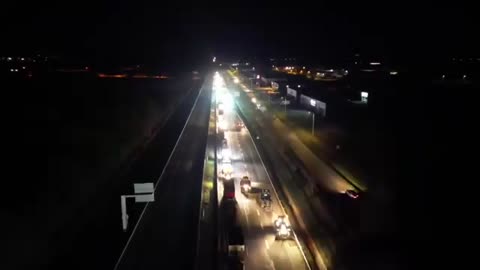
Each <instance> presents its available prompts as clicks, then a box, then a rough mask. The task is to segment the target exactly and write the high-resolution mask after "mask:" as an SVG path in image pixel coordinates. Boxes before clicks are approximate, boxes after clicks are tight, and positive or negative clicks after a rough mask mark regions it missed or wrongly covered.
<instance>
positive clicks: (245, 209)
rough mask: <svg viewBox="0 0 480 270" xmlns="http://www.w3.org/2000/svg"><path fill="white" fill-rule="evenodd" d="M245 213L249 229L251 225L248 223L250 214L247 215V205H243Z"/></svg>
mask: <svg viewBox="0 0 480 270" xmlns="http://www.w3.org/2000/svg"><path fill="white" fill-rule="evenodd" d="M243 211H244V212H245V220H246V221H247V228H249V227H250V224H249V222H248V213H247V207H246V206H245V204H244V205H243Z"/></svg>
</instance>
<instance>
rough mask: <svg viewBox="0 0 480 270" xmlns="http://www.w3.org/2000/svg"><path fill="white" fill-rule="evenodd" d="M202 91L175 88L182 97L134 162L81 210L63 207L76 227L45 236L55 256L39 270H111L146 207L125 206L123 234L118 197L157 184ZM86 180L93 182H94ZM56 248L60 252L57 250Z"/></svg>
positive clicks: (109, 179)
mask: <svg viewBox="0 0 480 270" xmlns="http://www.w3.org/2000/svg"><path fill="white" fill-rule="evenodd" d="M200 86H201V84H200V83H196V84H194V85H192V86H190V87H189V84H183V83H181V84H179V85H178V88H176V89H178V90H176V91H175V92H176V93H177V95H182V97H181V100H182V102H179V104H178V105H177V106H176V107H175V108H174V110H173V111H172V113H171V115H169V116H168V118H167V119H166V120H165V122H164V123H163V124H162V125H159V130H158V132H156V133H155V134H153V137H152V139H151V141H149V143H148V145H147V146H146V147H145V149H144V150H143V151H142V152H141V153H139V154H138V157H137V158H136V159H135V160H134V161H132V162H131V163H129V164H127V165H128V166H125V167H124V168H123V167H122V170H120V171H118V172H115V174H114V175H112V176H111V177H110V176H106V177H105V178H106V179H105V180H104V182H95V185H97V188H96V194H94V195H92V196H90V197H89V198H88V204H87V205H86V206H85V207H82V208H78V207H73V208H67V211H70V212H71V213H70V214H71V216H73V217H74V218H72V219H69V222H70V223H72V224H75V226H73V225H71V226H70V225H69V226H65V228H60V229H58V230H56V231H51V232H50V231H48V232H49V234H51V236H49V239H48V241H46V242H45V243H47V244H48V245H49V246H48V247H49V248H50V249H51V250H53V251H52V254H55V256H54V257H52V258H51V259H49V260H48V261H47V263H46V264H44V265H42V266H41V267H40V269H63V268H69V269H85V268H88V267H90V266H91V265H95V267H96V268H102V269H113V267H114V266H115V263H116V262H117V260H118V257H119V255H120V253H121V251H122V249H123V247H124V246H125V243H126V241H127V240H128V237H129V235H130V233H131V231H132V230H131V229H133V226H134V225H135V223H136V222H137V220H138V217H139V215H140V213H141V212H142V210H143V208H144V207H145V203H138V204H134V203H132V202H131V201H130V202H129V205H128V206H129V207H128V212H129V215H130V219H129V223H130V228H129V230H128V231H127V232H123V231H122V228H121V219H120V199H119V198H120V195H121V194H130V193H131V190H132V189H133V188H132V183H134V182H147V181H152V182H155V181H156V180H157V179H158V176H159V175H160V172H161V171H162V168H163V167H164V166H165V164H166V162H167V159H168V157H169V154H170V152H171V151H172V150H173V147H174V145H175V143H176V141H177V139H178V137H179V135H180V132H181V130H182V128H183V126H184V125H185V122H186V119H187V117H188V115H189V112H190V110H191V108H192V106H193V103H194V101H195V98H196V97H197V95H198V90H199V88H200ZM186 87H189V88H190V89H189V90H188V89H186V91H183V90H182V89H181V88H186ZM159 90H161V89H159ZM89 180H90V181H93V179H89ZM102 181H103V180H102ZM87 184H88V183H87V182H86V183H82V184H79V186H80V187H83V185H87ZM68 185H72V184H68ZM82 191H84V190H82V189H80V190H79V192H78V194H82V193H80V192H82ZM76 194H77V193H76ZM70 214H69V215H66V217H69V216H70ZM49 218H50V217H49ZM48 222H50V220H48ZM67 230H68V231H67ZM45 231H47V230H45ZM60 243H61V245H60ZM56 245H58V246H59V247H58V248H57V246H56ZM36 252H38V251H36ZM72 262H75V263H72ZM30 264H34V262H30Z"/></svg>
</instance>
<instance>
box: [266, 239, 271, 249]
mask: <svg viewBox="0 0 480 270" xmlns="http://www.w3.org/2000/svg"><path fill="white" fill-rule="evenodd" d="M265 246H267V249H270V245H269V244H268V241H267V239H265Z"/></svg>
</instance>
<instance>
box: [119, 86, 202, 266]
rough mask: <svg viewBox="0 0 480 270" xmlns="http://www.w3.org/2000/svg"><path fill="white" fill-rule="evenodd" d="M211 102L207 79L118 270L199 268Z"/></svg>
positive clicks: (122, 256) (123, 253)
mask: <svg viewBox="0 0 480 270" xmlns="http://www.w3.org/2000/svg"><path fill="white" fill-rule="evenodd" d="M210 101H211V79H208V77H207V79H206V81H205V83H204V85H203V86H202V89H201V90H200V92H199V96H198V98H197V100H196V102H195V104H194V107H193V109H192V112H191V114H190V116H189V118H188V120H187V124H186V126H185V129H184V131H183V133H182V135H181V137H180V139H179V141H178V142H177V145H176V148H175V149H174V152H173V155H172V156H171V158H170V160H169V162H168V164H167V166H166V168H165V171H164V173H162V176H161V177H160V179H159V181H158V184H157V186H156V188H155V202H152V203H149V204H148V205H147V206H146V208H145V210H144V212H143V213H142V215H141V217H140V220H139V222H138V224H137V227H136V228H135V229H134V232H133V233H132V236H131V238H130V239H129V241H128V243H127V245H126V246H125V249H124V250H123V252H122V255H121V256H120V258H119V260H118V262H117V265H116V267H115V269H142V270H147V269H193V268H194V267H193V264H194V261H195V250H196V249H195V246H196V241H197V235H196V234H197V225H198V215H199V203H200V194H201V184H202V181H201V180H202V173H203V164H204V157H205V146H206V139H207V128H208V119H209V112H210ZM174 258H182V260H175V259H174Z"/></svg>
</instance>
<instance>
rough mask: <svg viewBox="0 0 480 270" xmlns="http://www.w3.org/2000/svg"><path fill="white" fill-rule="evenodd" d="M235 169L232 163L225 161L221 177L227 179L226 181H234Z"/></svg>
mask: <svg viewBox="0 0 480 270" xmlns="http://www.w3.org/2000/svg"><path fill="white" fill-rule="evenodd" d="M232 174H233V167H232V163H231V162H226V161H224V162H223V164H222V169H221V170H220V175H221V176H223V177H224V178H225V180H230V179H232Z"/></svg>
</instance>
